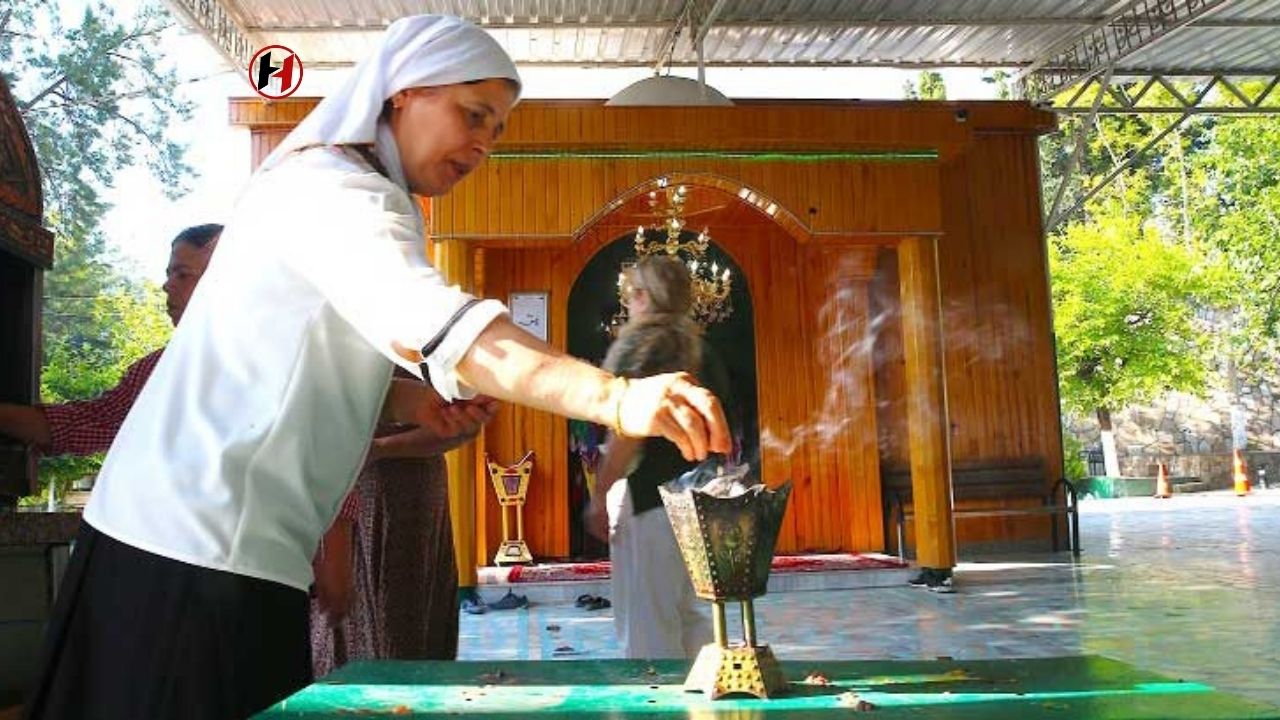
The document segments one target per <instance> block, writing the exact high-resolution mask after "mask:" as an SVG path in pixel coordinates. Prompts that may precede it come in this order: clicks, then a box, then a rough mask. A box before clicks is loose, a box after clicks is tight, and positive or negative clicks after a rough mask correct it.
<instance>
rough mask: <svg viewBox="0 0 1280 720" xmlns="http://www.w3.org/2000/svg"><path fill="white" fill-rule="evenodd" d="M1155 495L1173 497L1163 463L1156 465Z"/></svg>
mask: <svg viewBox="0 0 1280 720" xmlns="http://www.w3.org/2000/svg"><path fill="white" fill-rule="evenodd" d="M1156 467H1157V468H1158V469H1157V470H1156V497H1158V498H1168V497H1173V488H1172V487H1170V486H1169V473H1168V472H1167V471H1166V470H1165V468H1164V463H1160V464H1159V465H1157V466H1156Z"/></svg>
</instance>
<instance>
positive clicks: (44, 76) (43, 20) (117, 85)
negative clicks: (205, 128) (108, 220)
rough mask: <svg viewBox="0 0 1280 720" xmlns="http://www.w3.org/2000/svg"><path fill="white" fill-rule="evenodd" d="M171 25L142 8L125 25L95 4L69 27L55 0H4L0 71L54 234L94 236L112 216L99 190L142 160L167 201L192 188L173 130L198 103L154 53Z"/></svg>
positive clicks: (162, 14)
mask: <svg viewBox="0 0 1280 720" xmlns="http://www.w3.org/2000/svg"><path fill="white" fill-rule="evenodd" d="M172 26H173V20H172V17H171V16H170V15H169V13H168V12H167V11H166V10H164V9H163V8H161V7H159V6H158V5H144V6H142V7H141V8H140V9H139V10H138V13H137V15H136V16H135V17H134V18H133V19H132V20H131V21H129V22H128V23H127V24H122V23H120V22H118V21H117V20H116V18H115V12H114V11H113V10H112V8H111V5H110V4H108V3H106V2H103V0H97V2H94V3H92V4H90V5H88V6H87V7H86V8H85V10H84V13H83V15H82V16H81V18H80V23H79V25H77V26H75V27H63V25H62V21H61V19H60V17H59V8H58V7H57V6H56V5H54V4H53V3H51V2H49V1H48V0H43V1H37V2H34V3H33V2H30V0H0V68H3V72H4V75H5V78H6V79H7V80H8V81H9V84H10V86H11V87H12V88H13V94H14V97H15V99H16V100H17V104H18V110H19V112H20V113H21V114H22V119H23V122H25V123H26V125H27V130H28V132H30V133H31V137H32V141H33V143H34V145H35V150H36V157H37V158H38V159H39V161H40V164H41V169H42V170H43V172H44V175H43V177H44V196H45V208H46V211H47V217H46V221H47V222H48V223H49V224H50V225H51V226H52V229H53V230H54V232H55V233H57V234H59V235H67V236H71V237H85V236H87V235H89V234H91V233H92V232H93V231H94V230H95V229H96V227H97V224H98V221H99V220H100V219H101V216H102V214H103V213H104V212H105V211H106V207H105V205H104V202H103V200H102V197H101V190H102V189H103V188H107V187H110V186H111V185H112V182H113V181H114V179H115V175H116V173H117V172H118V171H119V170H121V169H123V168H125V167H129V166H131V165H134V164H135V163H138V162H144V163H146V165H147V167H148V168H149V169H150V170H151V172H152V173H153V174H154V175H155V177H156V178H157V179H158V180H159V181H160V182H161V183H162V184H163V185H164V187H165V188H166V189H167V191H168V192H169V193H170V196H172V197H176V196H177V195H179V194H181V193H182V192H183V191H184V190H185V185H184V182H185V180H186V178H187V177H189V176H190V168H189V167H188V166H187V165H186V163H185V162H184V159H183V147H182V146H181V145H179V144H177V143H175V142H173V141H172V140H169V139H168V138H167V135H166V130H167V128H169V127H170V126H171V125H172V124H174V123H175V122H178V121H181V120H186V119H188V118H189V117H190V116H191V106H190V103H188V102H186V101H184V100H182V99H181V97H180V96H179V94H178V93H177V92H176V90H177V87H178V80H177V76H176V73H175V71H174V70H173V69H172V68H165V67H161V66H160V64H159V57H158V56H157V53H156V48H157V45H158V41H159V39H160V38H161V36H162V35H163V34H164V32H165V31H166V30H167V29H169V28H170V27H172Z"/></svg>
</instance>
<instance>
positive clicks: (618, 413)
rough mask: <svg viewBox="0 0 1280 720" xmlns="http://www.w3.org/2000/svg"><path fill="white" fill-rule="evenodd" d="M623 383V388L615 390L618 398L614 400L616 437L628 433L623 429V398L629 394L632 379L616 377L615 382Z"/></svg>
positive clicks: (614, 430)
mask: <svg viewBox="0 0 1280 720" xmlns="http://www.w3.org/2000/svg"><path fill="white" fill-rule="evenodd" d="M619 383H621V384H622V388H621V389H619V390H615V391H614V395H615V397H616V398H617V399H616V400H614V402H613V434H614V437H626V436H627V434H626V433H625V432H624V431H623V430H622V398H624V397H626V395H627V388H630V387H631V381H630V380H628V379H627V378H624V377H616V378H614V379H613V384H614V385H618V384H619Z"/></svg>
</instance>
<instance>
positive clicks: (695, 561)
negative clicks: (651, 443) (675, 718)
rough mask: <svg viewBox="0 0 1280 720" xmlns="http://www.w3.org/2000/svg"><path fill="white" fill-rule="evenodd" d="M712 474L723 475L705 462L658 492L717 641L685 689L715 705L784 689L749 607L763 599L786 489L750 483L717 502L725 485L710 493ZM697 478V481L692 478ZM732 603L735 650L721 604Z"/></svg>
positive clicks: (706, 651) (703, 652)
mask: <svg viewBox="0 0 1280 720" xmlns="http://www.w3.org/2000/svg"><path fill="white" fill-rule="evenodd" d="M716 472H723V471H716V470H710V469H707V468H706V464H705V463H704V465H703V466H699V468H696V469H695V470H692V471H690V473H687V474H686V475H684V476H682V477H681V478H679V479H677V480H675V481H672V482H670V483H667V484H666V485H664V486H662V487H661V488H659V492H660V493H661V495H662V502H663V504H665V505H666V507H667V516H668V517H669V518H670V519H671V526H672V528H673V529H674V530H675V535H676V541H677V542H678V543H679V544H680V553H681V554H682V555H683V556H684V563H685V566H686V567H687V568H688V569H689V577H690V579H691V580H692V581H693V589H694V592H695V593H696V594H697V595H698V597H700V598H702V599H704V600H710V601H711V607H712V612H713V622H714V627H715V642H714V643H711V644H708V645H704V646H703V647H702V650H701V651H700V652H699V653H698V657H697V659H696V660H695V661H694V663H693V669H692V670H691V671H690V672H689V676H688V677H687V678H686V679H685V683H684V689H685V690H689V691H698V692H703V693H706V694H707V695H708V696H710V697H711V699H713V700H715V699H717V698H720V697H722V696H724V695H729V694H738V693H745V694H748V695H754V696H756V697H758V698H768V697H774V696H777V695H778V694H780V693H781V692H782V691H784V690H785V689H786V687H787V680H786V678H784V677H783V676H782V670H781V668H780V667H779V665H778V661H777V659H776V658H774V656H773V652H772V651H771V650H770V649H769V646H768V645H762V644H760V642H759V640H758V639H757V637H756V622H755V608H754V606H753V605H752V601H753V600H754V599H755V598H758V597H760V596H761V595H764V594H765V591H766V589H767V586H768V583H769V568H770V565H771V562H772V560H773V548H774V543H776V542H777V540H778V530H779V529H780V528H781V526H782V516H783V514H784V513H785V512H786V509H787V499H788V498H789V497H790V495H791V483H790V482H787V483H786V484H784V485H783V486H782V487H780V488H778V489H777V490H770V489H768V488H767V487H765V486H764V485H763V484H755V485H752V486H751V487H749V488H747V489H746V490H745V492H741V493H740V494H730V495H728V496H722V494H721V493H722V492H723V490H724V489H725V486H726V485H727V483H720V484H719V485H720V489H719V490H715V489H713V488H714V486H716V485H717V483H716V482H715V480H716V477H715V476H714V475H713V473H716ZM699 473H701V475H702V477H701V478H697V477H691V476H696V475H698V474H699ZM743 474H744V475H745V472H744V473H743ZM721 477H723V475H721ZM708 480H710V481H709V482H708ZM740 487H741V485H739V488H740ZM707 490H710V492H708V491H707ZM729 601H736V602H738V603H741V606H742V631H743V640H742V642H740V643H739V642H733V643H731V642H730V641H729V639H728V637H727V632H726V628H725V603H726V602H729Z"/></svg>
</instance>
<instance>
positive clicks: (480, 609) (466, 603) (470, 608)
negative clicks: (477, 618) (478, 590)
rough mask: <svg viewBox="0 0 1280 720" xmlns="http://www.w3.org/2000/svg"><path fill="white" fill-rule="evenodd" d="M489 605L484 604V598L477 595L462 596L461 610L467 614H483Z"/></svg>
mask: <svg viewBox="0 0 1280 720" xmlns="http://www.w3.org/2000/svg"><path fill="white" fill-rule="evenodd" d="M488 610H489V606H488V605H485V604H484V600H481V599H480V598H478V597H468V598H462V612H464V613H466V614H468V615H483V614H485V613H486V612H488Z"/></svg>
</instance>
